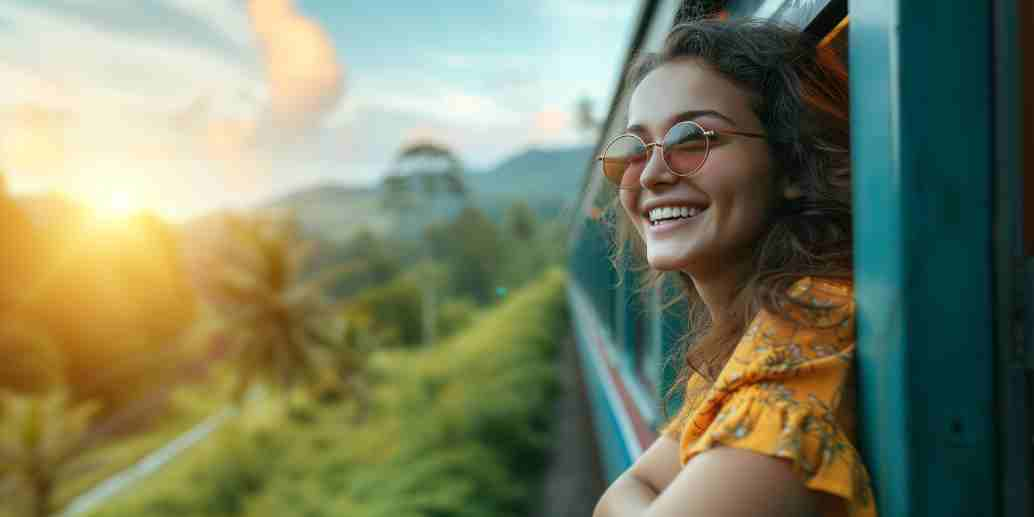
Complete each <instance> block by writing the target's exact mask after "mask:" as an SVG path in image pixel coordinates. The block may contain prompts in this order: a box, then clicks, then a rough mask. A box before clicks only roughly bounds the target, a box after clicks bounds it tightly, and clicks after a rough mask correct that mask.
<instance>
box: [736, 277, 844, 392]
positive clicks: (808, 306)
mask: <svg viewBox="0 0 1034 517" xmlns="http://www.w3.org/2000/svg"><path fill="white" fill-rule="evenodd" d="M787 295H788V296H787V300H786V303H784V305H783V306H781V307H780V308H779V309H780V310H779V311H770V310H768V309H762V310H761V311H759V312H758V315H757V316H756V317H755V318H754V320H753V321H752V322H751V324H750V325H749V327H748V328H747V330H746V332H744V335H743V337H742V339H741V340H740V342H739V343H738V344H737V345H736V348H735V350H734V351H733V353H732V356H731V357H730V359H729V361H728V362H727V363H726V366H725V368H724V369H723V371H722V373H721V375H719V379H718V384H725V383H727V384H729V385H737V384H740V383H742V382H744V381H746V382H751V381H756V380H757V379H759V378H765V379H768V380H775V379H780V380H782V381H784V382H786V381H790V379H792V378H794V377H808V376H809V374H813V373H814V372H815V371H816V367H817V366H819V365H822V366H823V367H822V368H821V369H822V370H825V369H828V368H834V369H843V370H847V369H849V367H850V364H851V360H852V358H853V354H854V348H855V347H854V345H855V325H854V299H853V290H852V286H851V284H850V282H847V281H840V280H836V279H825V278H817V277H805V278H802V279H800V280H798V281H796V282H794V283H793V285H792V286H791V287H790V289H789V290H788V292H787ZM829 359H836V360H834V361H832V362H830V361H829Z"/></svg>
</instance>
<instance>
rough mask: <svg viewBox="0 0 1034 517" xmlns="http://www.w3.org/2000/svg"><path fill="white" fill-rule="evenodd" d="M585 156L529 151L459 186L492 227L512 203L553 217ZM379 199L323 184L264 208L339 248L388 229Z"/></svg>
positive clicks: (376, 193)
mask: <svg viewBox="0 0 1034 517" xmlns="http://www.w3.org/2000/svg"><path fill="white" fill-rule="evenodd" d="M591 153H592V148H591V147H588V146H586V147H575V148H566V149H556V150H543V149H531V150H528V151H525V152H522V153H520V154H517V155H515V156H513V157H511V158H508V159H506V160H504V161H502V162H501V163H500V164H499V165H497V166H496V167H493V168H491V169H489V170H486V171H480V172H470V173H467V174H465V177H464V180H465V181H466V184H467V187H468V188H469V189H470V192H471V194H472V196H473V198H474V203H475V204H477V205H478V207H479V208H481V209H482V210H484V211H485V212H486V213H487V214H488V215H489V216H490V217H492V218H493V219H495V220H496V221H498V220H499V219H501V217H502V214H503V213H504V212H505V210H506V208H507V207H509V206H510V204H512V203H513V202H514V201H516V200H524V201H525V202H527V203H528V204H529V205H530V206H531V207H532V209H534V210H535V211H536V212H537V213H538V214H539V215H540V216H542V217H554V216H556V215H557V214H558V213H560V211H561V210H563V208H564V207H565V206H567V205H569V204H570V203H573V202H574V200H575V199H576V198H577V196H578V189H579V188H580V187H581V185H582V175H583V174H584V173H585V167H586V166H587V165H588V163H589V157H590V155H591ZM381 196H382V193H381V190H380V188H379V187H348V186H344V185H337V184H328V185H321V186H316V187H312V188H308V189H305V190H301V191H297V192H293V193H291V194H288V195H286V196H284V197H281V198H278V199H275V200H273V201H271V202H269V203H267V204H266V206H269V207H278V208H290V209H292V210H294V211H295V213H296V214H297V215H298V217H299V219H300V220H301V223H302V226H303V227H304V228H305V229H306V231H307V232H310V233H311V234H315V235H318V236H319V237H320V238H321V239H324V240H329V241H335V242H345V241H347V240H349V239H350V238H351V237H352V236H353V235H354V234H355V232H357V231H358V230H360V229H361V228H364V227H365V228H369V229H371V230H372V231H374V232H376V233H384V232H387V231H389V230H391V229H392V228H394V226H395V223H396V221H395V217H394V215H392V214H391V213H390V212H387V211H385V210H383V209H382V208H381ZM410 230H412V229H410ZM403 233H406V234H415V232H412V231H407V232H403Z"/></svg>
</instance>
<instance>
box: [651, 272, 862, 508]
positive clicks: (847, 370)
mask: <svg viewBox="0 0 1034 517" xmlns="http://www.w3.org/2000/svg"><path fill="white" fill-rule="evenodd" d="M790 299H791V300H792V301H793V302H794V304H793V306H792V307H790V308H789V310H788V311H787V312H788V316H789V319H787V318H783V317H780V316H776V315H774V314H771V313H770V312H768V311H761V312H760V313H759V314H758V315H757V317H755V318H754V321H752V322H751V324H750V326H749V327H748V329H747V331H746V332H745V333H744V335H743V338H742V339H741V340H740V342H739V343H738V344H737V345H736V349H735V351H734V352H733V354H732V356H731V357H730V359H729V361H728V363H726V365H725V367H724V368H723V369H722V372H721V373H720V374H719V376H718V379H717V380H716V381H715V383H714V385H712V386H710V387H707V385H706V383H705V381H703V380H702V379H699V378H696V377H694V378H693V379H691V380H690V382H689V383H688V385H687V387H686V389H687V395H690V394H692V393H700V395H699V396H698V397H697V398H696V399H695V400H692V401H689V402H687V403H686V404H684V405H683V408H682V410H681V411H680V412H679V414H678V415H677V416H676V417H675V418H673V419H672V420H671V421H670V422H669V423H668V425H667V426H666V427H665V428H664V430H663V433H664V434H666V435H668V436H671V437H672V438H674V439H676V440H678V441H679V444H680V446H679V451H680V454H679V456H680V461H681V462H682V464H683V465H685V464H686V463H688V462H689V461H690V460H691V459H692V458H693V457H694V456H695V455H697V454H699V453H701V452H703V451H706V450H708V449H711V448H713V447H718V446H726V447H737V448H742V449H747V450H751V451H755V452H759V453H762V454H768V455H771V456H775V457H779V458H785V459H787V460H790V461H791V462H792V463H793V468H794V470H795V471H797V472H798V473H799V474H800V475H801V476H802V478H803V480H804V482H805V485H806V486H807V487H808V488H810V489H812V490H820V491H823V492H827V493H830V494H833V495H835V496H837V497H839V498H840V499H842V500H843V502H844V504H842V505H840V507H839V508H831V509H826V513H825V515H829V516H851V517H875V516H876V505H875V502H874V500H873V496H872V485H871V483H870V481H869V476H868V473H867V472H866V469H865V466H864V464H863V463H862V460H861V457H860V456H859V454H858V451H857V450H856V449H855V446H854V443H853V442H854V431H855V401H854V379H853V375H854V371H853V362H854V351H855V337H854V336H855V328H854V301H853V297H852V290H851V287H850V284H847V283H838V282H834V281H829V280H820V279H813V278H808V277H806V278H803V279H801V280H799V281H797V282H796V283H795V284H794V285H793V286H792V287H791V288H790ZM688 400H689V399H688V398H687V401H688Z"/></svg>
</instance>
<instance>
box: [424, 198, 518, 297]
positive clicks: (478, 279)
mask: <svg viewBox="0 0 1034 517" xmlns="http://www.w3.org/2000/svg"><path fill="white" fill-rule="evenodd" d="M427 234H428V236H427V240H428V241H429V242H431V246H432V247H433V248H434V249H435V250H436V251H435V253H436V256H439V257H442V258H443V259H445V260H446V261H447V262H448V263H449V266H450V273H451V275H450V276H451V278H452V281H451V284H452V286H453V288H454V289H455V290H456V291H457V293H459V294H460V295H469V296H470V297H472V298H474V299H475V300H477V301H478V302H481V303H488V302H489V301H491V300H492V299H493V298H494V297H495V292H496V287H497V283H498V273H499V271H500V264H501V262H502V259H503V255H502V249H501V246H500V239H499V232H498V230H497V229H496V226H495V224H494V223H493V222H492V220H491V219H489V218H488V217H487V216H486V215H485V214H484V212H482V211H481V210H479V209H477V208H476V207H473V206H468V207H466V208H465V209H463V212H461V213H460V215H459V216H458V217H456V219H454V220H453V221H452V222H449V223H446V224H440V225H435V226H432V227H429V228H428V232H427Z"/></svg>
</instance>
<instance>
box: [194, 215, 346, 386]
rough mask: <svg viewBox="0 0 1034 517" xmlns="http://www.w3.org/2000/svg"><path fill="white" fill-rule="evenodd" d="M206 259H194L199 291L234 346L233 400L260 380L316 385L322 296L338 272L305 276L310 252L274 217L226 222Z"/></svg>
mask: <svg viewBox="0 0 1034 517" xmlns="http://www.w3.org/2000/svg"><path fill="white" fill-rule="evenodd" d="M224 221H225V226H224V228H223V229H222V231H221V232H218V234H217V236H216V237H217V238H216V240H215V242H210V243H209V248H208V250H206V253H207V255H205V254H199V256H197V257H195V258H194V267H195V270H196V277H197V279H198V284H199V286H200V287H201V290H202V292H203V293H204V295H205V297H206V298H207V299H208V301H210V302H211V303H212V305H213V306H214V307H215V308H216V309H217V310H218V312H219V313H220V316H221V317H222V319H223V320H224V321H225V322H226V325H225V326H226V329H227V331H228V333H229V334H230V335H232V339H233V340H234V344H235V348H236V350H234V353H235V356H236V359H237V361H238V374H239V381H238V383H237V387H236V388H235V390H234V392H235V399H236V400H237V401H238V402H239V401H240V400H241V398H242V397H243V395H244V393H245V392H246V390H247V389H248V388H249V387H250V386H251V384H252V383H253V382H255V381H256V380H259V379H263V380H266V381H268V382H271V383H272V384H273V385H274V386H278V387H281V388H290V387H292V386H293V385H294V384H296V383H297V382H298V381H299V380H301V379H304V380H307V381H310V382H315V381H316V379H318V371H319V369H320V367H321V366H322V362H323V361H322V360H321V359H322V355H323V354H322V353H321V352H322V350H321V348H325V347H326V346H327V345H329V344H331V342H332V340H331V339H330V338H329V337H328V336H327V334H326V332H327V330H326V327H327V326H328V325H329V322H330V318H331V315H332V314H331V305H330V303H329V300H327V299H326V297H325V296H324V293H323V289H324V287H325V284H326V283H328V282H330V281H333V280H335V279H336V277H337V276H338V275H340V272H341V270H342V269H344V268H343V267H342V268H335V269H332V270H329V271H321V272H320V273H319V274H317V275H315V276H313V275H306V274H305V265H306V263H307V261H308V259H309V257H310V254H311V251H312V247H311V246H312V245H311V243H308V242H306V241H303V240H302V239H301V237H300V229H299V227H298V224H297V222H296V221H295V220H294V219H293V217H291V216H290V215H282V214H276V213H266V214H259V213H256V214H251V215H248V216H228V217H226V218H225V220H224Z"/></svg>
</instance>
